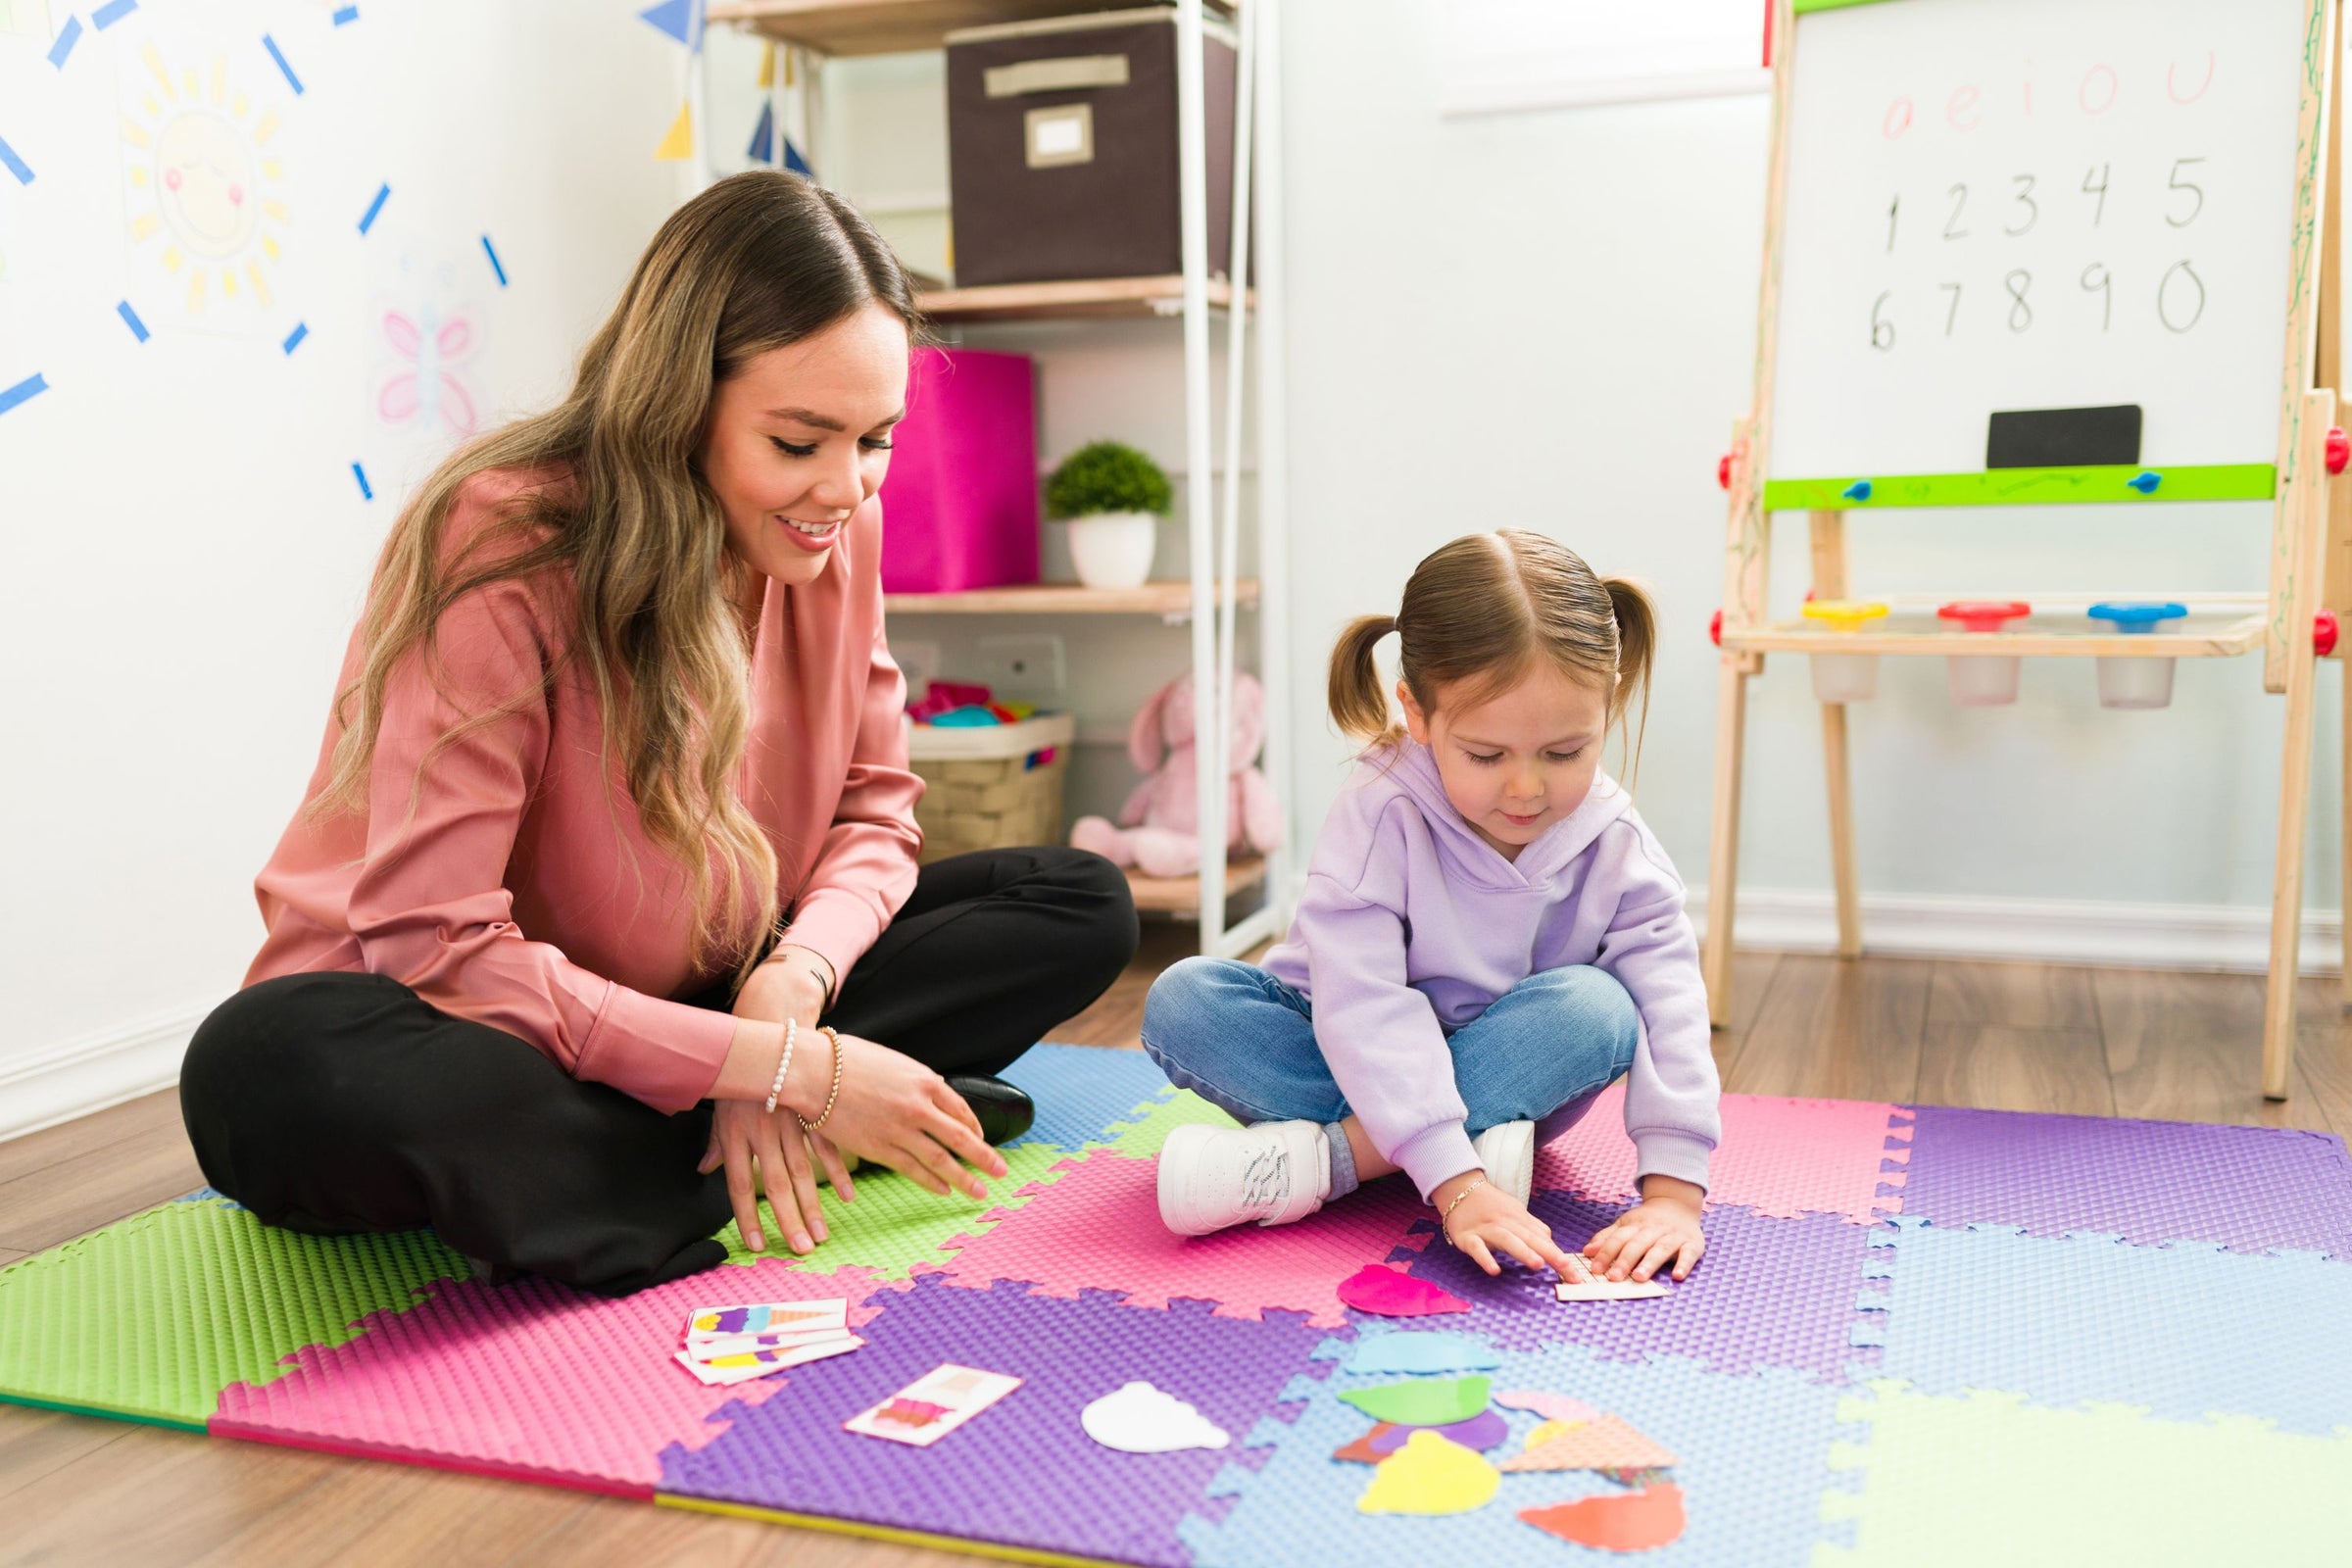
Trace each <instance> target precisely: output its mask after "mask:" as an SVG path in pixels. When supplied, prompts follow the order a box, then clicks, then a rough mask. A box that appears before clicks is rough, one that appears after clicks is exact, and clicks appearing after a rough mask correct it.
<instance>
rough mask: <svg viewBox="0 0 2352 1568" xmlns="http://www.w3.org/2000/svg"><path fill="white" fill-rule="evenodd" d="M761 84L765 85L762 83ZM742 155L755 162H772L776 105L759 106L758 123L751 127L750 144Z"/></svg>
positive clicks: (773, 156)
mask: <svg viewBox="0 0 2352 1568" xmlns="http://www.w3.org/2000/svg"><path fill="white" fill-rule="evenodd" d="M761 85H765V83H762V84H761ZM744 156H745V157H746V158H748V159H750V160H751V161H752V162H753V163H755V164H772V163H774V162H775V160H776V106H775V105H774V104H772V103H762V104H760V123H758V124H757V125H754V126H753V127H752V145H751V148H750V150H749V151H747V152H746V153H745V154H744Z"/></svg>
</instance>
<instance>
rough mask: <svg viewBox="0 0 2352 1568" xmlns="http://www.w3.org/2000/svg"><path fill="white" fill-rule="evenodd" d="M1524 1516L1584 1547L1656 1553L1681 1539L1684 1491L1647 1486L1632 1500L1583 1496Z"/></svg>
mask: <svg viewBox="0 0 2352 1568" xmlns="http://www.w3.org/2000/svg"><path fill="white" fill-rule="evenodd" d="M1503 1468H1505V1469H1508V1468H1510V1467H1509V1466H1508V1465H1505V1466H1504V1467H1503ZM1519 1517H1520V1518H1521V1519H1523V1520H1525V1521H1526V1522H1527V1523H1529V1524H1531V1525H1534V1526H1535V1527H1536V1528H1537V1529H1538V1530H1541V1531H1543V1532H1544V1534H1545V1535H1547V1536H1557V1537H1559V1538H1560V1539H1561V1540H1562V1541H1573V1542H1575V1543H1576V1544H1578V1545H1580V1546H1596V1547H1598V1548H1599V1549H1601V1550H1602V1551H1651V1550H1654V1549H1655V1548H1657V1547H1659V1546H1663V1545H1666V1544H1668V1543H1670V1542H1673V1541H1676V1540H1678V1539H1680V1538H1681V1536H1682V1533H1683V1489H1682V1488H1680V1487H1677V1486H1673V1485H1666V1486H1656V1487H1644V1488H1642V1490H1641V1491H1640V1492H1637V1493H1634V1494H1632V1495H1626V1496H1615V1497H1579V1498H1578V1499H1577V1500H1576V1501H1574V1502H1562V1503H1556V1504H1554V1505H1553V1506H1551V1507H1549V1508H1522V1509H1520V1510H1519Z"/></svg>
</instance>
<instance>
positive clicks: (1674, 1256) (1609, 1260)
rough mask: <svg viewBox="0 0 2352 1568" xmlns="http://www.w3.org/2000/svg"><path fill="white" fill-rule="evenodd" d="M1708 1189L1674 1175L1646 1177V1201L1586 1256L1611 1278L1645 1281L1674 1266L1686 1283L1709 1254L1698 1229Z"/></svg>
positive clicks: (1595, 1241)
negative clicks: (1669, 1266)
mask: <svg viewBox="0 0 2352 1568" xmlns="http://www.w3.org/2000/svg"><path fill="white" fill-rule="evenodd" d="M1705 1198H1706V1189H1705V1188H1703V1187H1699V1186H1696V1185H1695V1184H1693V1183H1691V1182H1687V1181H1683V1180H1681V1179H1679V1178H1677V1177H1673V1176H1644V1177H1643V1178H1642V1201H1641V1202H1639V1203H1636V1204H1635V1205H1634V1206H1633V1207H1632V1208H1629V1209H1627V1210H1626V1211H1625V1212H1624V1213H1622V1214H1620V1215H1618V1216H1617V1218H1616V1220H1615V1222H1614V1223H1612V1224H1611V1225H1610V1226H1609V1227H1608V1228H1607V1229H1606V1230H1604V1231H1602V1232H1601V1233H1600V1234H1599V1235H1598V1236H1595V1237H1593V1240H1591V1241H1590V1242H1587V1243H1586V1244H1585V1256H1586V1257H1587V1258H1589V1259H1591V1260H1592V1263H1593V1269H1594V1270H1595V1271H1596V1272H1599V1273H1603V1274H1606V1275H1607V1276H1608V1277H1609V1278H1610V1279H1613V1280H1622V1279H1628V1278H1631V1279H1636V1280H1646V1279H1648V1278H1649V1277H1650V1276H1651V1275H1652V1274H1655V1273H1656V1272H1657V1271H1658V1270H1660V1269H1662V1268H1664V1267H1666V1265H1667V1264H1669V1263H1671V1264H1673V1265H1674V1277H1675V1278H1676V1279H1677V1280H1685V1279H1689V1278H1690V1277H1691V1266H1692V1265H1693V1264H1695V1263H1696V1262H1697V1261H1698V1260H1699V1258H1700V1257H1701V1256H1703V1255H1704V1254H1705V1253H1706V1250H1707V1238H1706V1236H1705V1234H1704V1233H1703V1232H1702V1231H1700V1229H1699V1225H1698V1216H1699V1205H1700V1203H1701V1202H1702V1201H1704V1199H1705Z"/></svg>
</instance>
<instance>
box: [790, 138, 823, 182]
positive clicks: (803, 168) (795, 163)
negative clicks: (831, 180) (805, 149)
mask: <svg viewBox="0 0 2352 1568" xmlns="http://www.w3.org/2000/svg"><path fill="white" fill-rule="evenodd" d="M784 167H785V168H786V169H789V170H791V171H792V172H794V173H796V174H798V175H800V176H801V177H802V178H803V179H814V178H815V177H816V171H815V170H813V169H810V168H809V160H808V159H806V158H803V157H802V156H801V150H800V149H799V148H798V147H795V146H794V145H793V144H792V138H791V137H790V136H787V137H785V138H784Z"/></svg>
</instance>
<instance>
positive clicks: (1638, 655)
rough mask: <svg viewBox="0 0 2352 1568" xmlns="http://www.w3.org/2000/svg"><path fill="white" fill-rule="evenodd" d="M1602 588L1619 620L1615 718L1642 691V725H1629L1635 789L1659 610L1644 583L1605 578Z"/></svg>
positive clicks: (1646, 726)
mask: <svg viewBox="0 0 2352 1568" xmlns="http://www.w3.org/2000/svg"><path fill="white" fill-rule="evenodd" d="M1600 585H1601V587H1602V588H1604V589H1606V590H1607V591H1608V595H1609V613H1610V614H1611V615H1613V616H1614V617H1615V618H1616V621H1617V690H1616V692H1615V694H1614V700H1613V701H1612V703H1611V705H1610V706H1611V708H1612V709H1613V711H1614V714H1613V716H1616V717H1623V716H1624V715H1625V714H1626V713H1627V712H1629V711H1631V710H1632V708H1633V701H1634V689H1635V688H1636V687H1640V688H1641V691H1642V716H1641V719H1640V722H1639V725H1638V726H1629V734H1628V736H1627V741H1628V745H1629V747H1630V749H1631V752H1632V765H1631V766H1630V767H1629V768H1628V770H1627V775H1626V781H1625V787H1626V788H1627V789H1629V790H1630V789H1632V788H1633V787H1634V777H1635V776H1636V775H1638V774H1639V773H1640V772H1641V771H1642V736H1644V735H1645V734H1647V733H1648V730H1649V685H1650V665H1651V661H1652V660H1653V659H1654V658H1655V656H1656V653H1657V647H1658V610H1657V606H1656V605H1654V604H1652V603H1651V602H1650V597H1649V595H1648V593H1647V592H1646V591H1645V590H1643V589H1642V586H1641V584H1639V583H1636V582H1632V581H1629V580H1628V579H1626V578H1624V577H1603V578H1601V579H1600Z"/></svg>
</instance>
